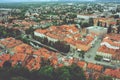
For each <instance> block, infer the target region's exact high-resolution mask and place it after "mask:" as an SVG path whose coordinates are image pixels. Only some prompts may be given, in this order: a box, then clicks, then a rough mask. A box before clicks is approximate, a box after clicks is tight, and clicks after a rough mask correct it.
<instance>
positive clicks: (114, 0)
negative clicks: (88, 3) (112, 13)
mask: <svg viewBox="0 0 120 80" xmlns="http://www.w3.org/2000/svg"><path fill="white" fill-rule="evenodd" d="M96 1H98V2H120V0H96Z"/></svg>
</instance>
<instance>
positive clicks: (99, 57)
mask: <svg viewBox="0 0 120 80" xmlns="http://www.w3.org/2000/svg"><path fill="white" fill-rule="evenodd" d="M102 58H103V57H102V56H99V55H96V56H95V60H97V61H100V60H101V59H102Z"/></svg>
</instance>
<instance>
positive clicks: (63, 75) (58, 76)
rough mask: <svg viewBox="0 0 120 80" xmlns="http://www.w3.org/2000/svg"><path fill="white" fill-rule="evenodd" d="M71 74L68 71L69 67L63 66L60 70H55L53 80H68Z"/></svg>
mask: <svg viewBox="0 0 120 80" xmlns="http://www.w3.org/2000/svg"><path fill="white" fill-rule="evenodd" d="M70 77H71V74H70V71H69V67H67V66H63V67H61V68H58V69H56V72H55V80H70Z"/></svg>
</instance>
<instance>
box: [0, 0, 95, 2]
mask: <svg viewBox="0 0 120 80" xmlns="http://www.w3.org/2000/svg"><path fill="white" fill-rule="evenodd" d="M38 1H39V2H40V1H64V0H0V2H38ZM67 1H69V0H67ZM70 1H75V0H70ZM76 1H94V0H76Z"/></svg>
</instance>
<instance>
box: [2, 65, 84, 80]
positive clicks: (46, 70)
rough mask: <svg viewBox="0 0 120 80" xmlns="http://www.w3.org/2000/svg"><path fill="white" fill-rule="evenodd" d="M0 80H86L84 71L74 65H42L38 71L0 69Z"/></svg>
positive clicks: (21, 68) (17, 68)
mask: <svg viewBox="0 0 120 80" xmlns="http://www.w3.org/2000/svg"><path fill="white" fill-rule="evenodd" d="M0 79H1V80H86V78H85V75H84V71H83V70H82V68H80V67H78V66H77V65H76V64H73V65H71V66H63V67H59V68H53V67H52V66H50V65H44V66H42V67H41V68H40V69H39V70H32V71H29V70H28V69H27V68H25V67H21V66H15V67H10V68H5V67H2V68H0Z"/></svg>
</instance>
